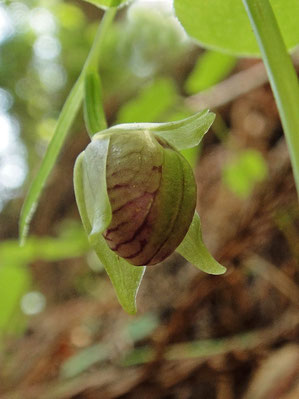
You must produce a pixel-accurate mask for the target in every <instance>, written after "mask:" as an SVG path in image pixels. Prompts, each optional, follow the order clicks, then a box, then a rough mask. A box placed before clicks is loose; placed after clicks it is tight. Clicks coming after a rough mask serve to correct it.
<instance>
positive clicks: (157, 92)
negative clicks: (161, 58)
mask: <svg viewBox="0 0 299 399" xmlns="http://www.w3.org/2000/svg"><path fill="white" fill-rule="evenodd" d="M176 101H177V92H176V88H175V86H174V83H173V81H172V80H171V79H159V80H157V81H155V82H154V83H152V84H150V85H149V86H146V87H145V88H144V89H143V90H142V91H141V92H140V93H139V95H138V96H137V97H135V98H134V99H133V100H131V101H128V102H126V103H125V104H124V105H123V106H122V107H121V109H120V110H119V112H118V117H117V123H133V122H154V121H156V120H158V118H159V116H160V115H162V114H163V112H166V111H167V110H168V109H169V108H170V107H171V106H172V105H173V104H175V102H176Z"/></svg>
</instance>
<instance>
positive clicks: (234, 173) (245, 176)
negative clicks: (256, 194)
mask: <svg viewBox="0 0 299 399" xmlns="http://www.w3.org/2000/svg"><path fill="white" fill-rule="evenodd" d="M267 172H268V168H267V164H266V162H265V160H264V158H263V156H262V154H261V153H260V152H259V151H256V150H252V149H251V150H247V151H243V152H242V153H241V154H239V156H238V157H237V158H236V159H234V160H232V161H230V162H229V163H228V164H227V165H225V166H224V169H223V181H224V183H225V184H226V185H227V186H228V187H229V188H230V190H231V191H232V192H234V193H235V194H236V195H238V196H239V197H241V198H246V197H248V196H249V195H250V193H251V191H252V190H253V188H254V186H255V185H256V184H257V183H258V182H260V181H262V180H264V179H265V178H266V176H267Z"/></svg>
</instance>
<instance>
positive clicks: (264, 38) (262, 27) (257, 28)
mask: <svg viewBox="0 0 299 399" xmlns="http://www.w3.org/2000/svg"><path fill="white" fill-rule="evenodd" d="M243 4H244V6H245V9H246V11H247V14H248V17H249V19H250V22H251V25H252V28H253V31H254V34H255V37H256V39H257V42H258V45H259V47H260V50H261V54H262V58H263V61H264V64H265V67H266V69H267V73H268V76H269V81H270V84H271V87H272V90H273V93H274V97H275V100H276V104H277V107H278V110H279V114H280V118H281V122H282V125H283V128H284V132H285V136H286V140H287V144H288V149H289V153H290V157H291V163H292V167H293V173H294V178H295V183H296V188H297V193H298V195H299V84H298V78H297V75H296V72H295V69H294V67H293V64H292V61H291V57H290V56H289V54H288V52H287V50H286V47H285V44H284V41H283V38H282V36H281V33H280V30H279V26H278V24H277V21H276V18H275V15H274V13H273V10H272V8H271V5H270V2H269V0H243Z"/></svg>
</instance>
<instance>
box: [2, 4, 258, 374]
mask: <svg viewBox="0 0 299 399" xmlns="http://www.w3.org/2000/svg"><path fill="white" fill-rule="evenodd" d="M0 13H1V14H3V16H4V17H5V18H6V25H5V28H3V29H2V28H1V29H2V30H0V57H1V63H0V119H1V117H3V118H4V117H5V118H7V121H8V122H7V123H8V124H9V126H10V127H9V129H8V130H7V131H8V133H7V137H8V138H7V143H6V142H5V143H6V144H5V145H4V144H3V145H0V188H1V190H0V210H1V209H2V208H3V210H2V213H1V218H2V220H3V221H4V222H2V228H1V229H0V230H1V231H0V232H1V234H2V242H1V244H0V262H1V264H0V331H1V332H4V331H5V333H9V334H17V333H21V332H22V331H23V330H24V328H25V327H26V322H25V318H24V309H23V308H22V307H21V302H22V298H24V295H26V293H30V292H31V291H32V289H34V290H37V292H39V291H40V290H41V288H40V287H39V281H35V279H34V275H33V273H32V267H31V265H32V263H33V262H36V261H37V260H44V261H48V262H50V263H49V267H51V265H52V263H51V262H57V261H60V260H64V259H67V258H77V257H80V256H84V255H86V254H88V248H89V247H88V244H87V240H86V237H85V233H84V232H83V230H82V228H81V227H79V226H78V225H77V224H71V225H70V226H71V227H65V228H63V229H62V231H61V232H60V233H59V234H58V235H57V237H55V238H54V237H48V236H47V237H30V238H29V239H28V242H27V244H26V245H25V246H24V247H21V248H20V247H19V246H18V243H17V240H16V233H15V237H12V233H11V231H13V232H16V226H13V227H12V229H11V230H10V233H9V234H8V236H10V237H11V239H7V238H8V236H7V232H6V229H5V228H6V222H7V221H8V223H15V225H16V222H17V215H18V214H19V212H20V198H22V196H23V195H24V192H25V191H26V189H27V188H28V185H29V184H30V181H31V179H32V176H33V175H34V174H35V172H36V170H37V168H38V166H39V163H40V160H41V159H42V157H43V155H44V153H45V149H46V147H47V145H48V143H49V140H50V138H51V136H52V134H53V130H54V127H55V124H56V121H57V118H58V115H59V113H60V111H61V108H62V106H63V103H64V101H65V98H66V96H67V94H68V93H69V91H70V89H71V88H72V86H73V84H74V82H75V80H76V78H77V77H78V75H79V73H80V71H81V68H82V65H83V63H84V61H85V58H86V56H87V54H88V51H89V48H90V46H91V43H92V40H93V37H94V34H95V31H96V28H97V25H98V21H99V20H100V18H101V16H102V15H103V13H102V11H101V10H99V9H97V8H95V7H93V6H92V5H89V4H88V3H85V2H64V1H60V0H23V1H8V2H5V3H2V4H0ZM194 60H195V65H194ZM235 63H236V59H235V58H233V57H230V56H226V55H221V54H218V53H215V52H210V51H207V52H202V51H198V50H196V49H195V46H194V44H193V43H192V41H190V40H188V39H187V38H186V36H185V35H184V34H183V33H182V30H181V28H180V27H179V25H178V24H177V21H176V20H175V18H173V17H171V16H170V15H169V14H167V12H163V11H159V10H158V9H155V8H154V7H152V8H142V7H139V6H132V7H129V8H128V9H126V8H122V9H121V11H120V13H119V17H118V18H117V20H116V22H115V23H114V24H113V25H112V27H111V29H110V31H109V35H107V38H106V40H105V43H104V46H103V55H102V59H101V60H100V74H101V80H102V84H103V96H104V103H105V107H106V111H107V116H108V120H109V124H110V125H111V124H114V123H124V122H141V121H142V122H163V121H174V120H179V119H182V118H185V117H188V116H190V115H191V114H192V111H191V110H190V109H188V108H186V106H185V104H184V103H183V98H182V96H181V93H183V92H184V91H186V92H187V93H188V94H193V93H195V92H197V91H200V90H204V89H206V88H208V87H210V86H211V85H214V84H216V83H217V82H219V81H221V80H222V79H224V78H225V77H226V76H227V75H228V74H229V73H230V72H231V71H232V69H233V68H234V66H235ZM178 71H179V72H178ZM179 75H180V76H179ZM182 76H183V78H184V79H182ZM185 78H186V79H185ZM5 120H6V119H5ZM0 122H1V120H0ZM82 130H85V128H84V124H83V118H82V114H81V115H80V117H79V118H77V119H76V122H75V124H74V126H73V133H74V135H75V133H77V132H80V131H82ZM3 134H4V133H3ZM3 137H4V136H3ZM74 137H75V136H73V139H74ZM3 140H4V139H3ZM4 141H5V140H4ZM4 141H3V142H4ZM183 153H184V155H185V156H186V158H187V159H188V161H189V162H190V164H191V165H192V166H195V164H196V162H197V160H198V155H199V151H198V148H192V149H190V150H185V151H183ZM17 157H18V158H17ZM9 162H10V163H9ZM12 162H15V165H14V164H11V163H12ZM7 165H10V167H13V166H15V167H19V169H20V170H21V172H22V173H21V172H20V170H19V169H18V170H17V171H18V173H21V174H20V178H19V180H18V182H16V183H15V185H12V181H13V179H12V174H13V175H14V176H16V172H15V169H13V168H12V169H10V174H9V173H8V172H9V170H8V172H7V173H6V174H4V172H3V170H4V168H6V169H5V170H7ZM265 175H266V167H265V163H264V161H263V159H262V157H261V156H260V154H259V153H258V152H252V151H250V152H246V153H244V154H241V155H240V156H239V157H237V158H236V159H235V160H234V161H233V162H232V163H228V165H227V166H226V168H225V172H224V181H225V182H226V184H228V185H229V187H230V188H231V189H232V190H233V191H234V192H236V193H237V194H238V195H240V196H243V197H245V196H247V195H248V193H249V192H250V190H251V189H252V187H253V186H254V184H255V183H256V182H258V181H260V180H261V179H262V178H264V177H265ZM71 178H72V177H71V176H70V179H71ZM11 215H13V217H12V216H11ZM54 230H55V228H54ZM56 230H57V229H56ZM88 256H89V257H90V255H89V254H88ZM86 263H89V264H90V269H88V270H87V271H86V275H87V277H86V280H84V279H82V281H81V280H80V282H78V281H77V280H75V281H74V287H75V289H77V292H78V291H79V292H80V294H82V295H87V289H86V284H85V282H86V281H87V283H88V284H89V283H90V281H92V279H93V273H94V272H99V271H101V270H102V269H101V267H100V266H99V265H98V264H96V265H95V264H94V262H93V261H90V258H88V260H87V261H86ZM84 278H85V277H84ZM93 283H94V282H93ZM88 284H87V285H88ZM78 287H79V288H78ZM12 320H14V322H12ZM156 324H157V319H156V316H154V315H145V316H144V318H143V319H142V318H141V319H136V322H134V323H133V324H132V325H129V326H128V334H129V335H130V336H131V339H132V340H133V341H134V340H139V339H142V338H144V337H146V336H147V335H148V334H149V333H150V332H151V331H152V329H154V328H155V326H156ZM91 352H93V351H92V348H91ZM94 353H95V355H94V356H95V357H94V358H92V359H94V360H92V359H91V358H90V357H89V356H88V355H86V354H84V353H82V354H81V355H82V357H83V359H85V357H84V356H87V358H88V359H89V360H88V361H90V362H92V361H95V362H96V361H97V359H98V357H99V356H102V352H101V347H98V348H96V350H95V352H94ZM81 355H80V356H81ZM80 359H81V358H80V357H79V360H78V362H79V366H78V367H77V366H76V360H75V363H74V364H73V363H70V364H69V365H66V366H65V370H64V371H63V373H65V374H66V375H75V374H76V373H79V372H80V367H83V366H82V364H83V363H84V361H83V360H82V361H81V360H80ZM88 364H89V363H88ZM86 367H87V366H86Z"/></svg>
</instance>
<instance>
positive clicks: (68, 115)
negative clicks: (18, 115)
mask: <svg viewBox="0 0 299 399" xmlns="http://www.w3.org/2000/svg"><path fill="white" fill-rule="evenodd" d="M116 10H117V9H116V8H110V9H109V10H107V11H106V13H105V15H104V17H103V18H102V20H101V23H100V26H99V28H98V31H97V33H96V36H95V39H94V42H93V45H92V47H91V50H90V52H89V55H88V57H87V59H86V62H85V64H84V67H83V69H82V71H81V73H80V76H79V77H78V79H77V81H76V83H75V85H74V86H73V88H72V90H71V92H70V93H69V95H68V97H67V99H66V102H65V104H64V106H63V108H62V110H61V113H60V115H59V118H58V121H57V125H56V128H55V131H54V134H53V137H52V139H51V141H50V143H49V146H48V148H47V151H46V154H45V156H44V158H43V160H42V163H41V166H40V168H39V170H38V172H37V175H36V177H35V178H34V180H33V182H32V184H31V187H30V189H29V191H28V193H27V196H26V198H25V201H24V204H23V208H22V211H21V216H20V222H19V229H20V242H21V244H23V243H24V242H25V239H26V236H27V233H28V228H29V224H30V221H31V219H32V216H33V214H34V212H35V209H36V206H37V203H38V200H39V198H40V196H41V193H42V190H43V187H44V185H45V183H46V180H47V178H48V176H49V174H50V173H51V171H52V169H53V167H54V165H55V162H56V160H57V157H58V155H59V152H60V150H61V148H62V146H63V144H64V142H65V139H66V137H67V134H68V132H69V130H70V127H71V125H72V123H73V121H74V119H75V117H76V115H77V113H78V111H79V108H80V105H81V103H82V99H83V94H84V90H83V89H84V79H85V75H86V72H87V71H88V70H89V68H97V66H98V62H99V58H100V53H101V50H102V45H103V39H104V36H105V34H106V32H107V30H108V28H109V26H110V24H111V22H112V21H113V18H114V16H115V14H116Z"/></svg>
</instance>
